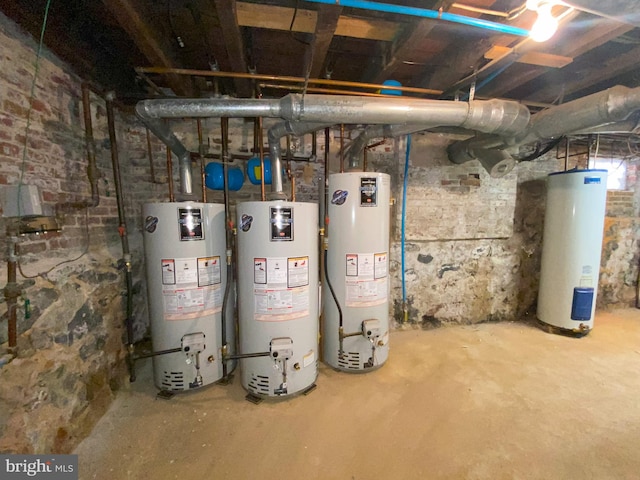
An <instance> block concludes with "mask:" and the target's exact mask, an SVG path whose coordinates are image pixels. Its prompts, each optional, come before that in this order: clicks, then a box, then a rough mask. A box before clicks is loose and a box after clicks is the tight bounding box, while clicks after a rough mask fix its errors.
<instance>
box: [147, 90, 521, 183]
mask: <svg viewBox="0 0 640 480" xmlns="http://www.w3.org/2000/svg"><path fill="white" fill-rule="evenodd" d="M136 113H137V115H138V117H140V119H141V120H142V121H143V122H144V123H145V125H147V127H148V128H149V130H151V131H152V132H153V133H154V134H155V135H156V136H158V138H160V140H162V141H163V142H164V143H165V144H166V145H168V146H169V147H170V148H171V149H172V150H173V151H174V152H176V154H177V155H178V156H179V158H180V174H181V186H182V188H183V190H182V192H183V193H184V194H188V193H191V172H190V160H189V157H188V152H187V150H186V148H185V147H184V146H183V145H182V144H181V143H180V141H179V140H178V139H177V138H176V137H175V135H173V133H171V132H170V131H169V129H168V128H167V127H166V126H165V125H164V124H163V123H162V121H161V119H163V118H206V117H271V118H282V119H284V120H289V121H291V122H304V123H318V124H330V125H334V124H339V123H344V124H379V125H387V124H412V125H416V126H420V125H427V126H428V127H425V128H433V127H437V126H448V127H461V128H465V129H468V130H476V131H479V132H484V133H494V134H500V135H504V136H515V135H517V134H518V133H520V132H522V131H523V130H524V128H525V127H526V125H527V124H528V122H529V110H528V109H527V108H526V107H525V106H524V105H521V104H519V103H517V102H513V101H507V100H474V101H471V102H454V101H449V100H425V99H416V98H405V97H402V98H378V97H358V96H342V95H299V94H290V95H287V96H285V97H283V98H281V99H230V98H222V99H221V98H213V99H179V98H171V99H162V100H143V101H141V102H139V103H138V105H137V106H136ZM292 125H293V124H292ZM421 129H424V128H421ZM178 144H179V145H178ZM178 152H181V153H178ZM183 152H187V154H186V155H185V154H184V153H183ZM274 171H275V169H274ZM273 187H274V191H277V190H276V188H277V187H278V186H277V185H274V186H273Z"/></svg>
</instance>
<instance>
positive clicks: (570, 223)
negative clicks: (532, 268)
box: [537, 170, 607, 335]
mask: <svg viewBox="0 0 640 480" xmlns="http://www.w3.org/2000/svg"><path fill="white" fill-rule="evenodd" d="M606 200H607V171H606V170H569V171H566V172H559V173H552V174H551V175H549V177H548V183H547V206H546V213H545V220H544V236H543V239H542V240H543V245H542V267H541V272H540V292H539V294H538V310H537V315H538V319H539V320H540V321H541V322H543V323H544V324H547V325H549V326H551V327H555V328H557V329H560V331H561V332H562V331H564V332H567V333H573V334H576V335H584V334H586V333H588V332H589V330H590V329H591V328H593V315H594V312H595V308H596V295H597V293H598V276H599V273H600V254H601V251H602V237H603V228H604V215H605V208H606Z"/></svg>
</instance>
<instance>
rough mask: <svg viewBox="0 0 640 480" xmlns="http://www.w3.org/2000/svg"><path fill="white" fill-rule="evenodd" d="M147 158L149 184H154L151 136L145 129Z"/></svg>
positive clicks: (154, 169)
mask: <svg viewBox="0 0 640 480" xmlns="http://www.w3.org/2000/svg"><path fill="white" fill-rule="evenodd" d="M146 130H147V156H148V157H149V170H151V183H158V182H156V168H155V166H154V165H153V153H152V152H151V135H149V129H148V128H147V129H146Z"/></svg>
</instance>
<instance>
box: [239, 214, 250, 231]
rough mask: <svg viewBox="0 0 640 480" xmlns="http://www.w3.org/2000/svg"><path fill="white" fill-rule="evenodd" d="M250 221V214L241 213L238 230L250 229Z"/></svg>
mask: <svg viewBox="0 0 640 480" xmlns="http://www.w3.org/2000/svg"><path fill="white" fill-rule="evenodd" d="M252 223H253V217H252V216H251V215H247V214H246V213H243V214H242V217H240V230H242V231H243V232H248V231H249V230H250V229H251V224H252Z"/></svg>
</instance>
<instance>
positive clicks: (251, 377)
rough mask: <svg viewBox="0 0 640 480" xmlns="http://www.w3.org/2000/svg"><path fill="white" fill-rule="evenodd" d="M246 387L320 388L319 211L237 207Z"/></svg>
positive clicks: (269, 391)
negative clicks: (250, 356) (256, 355)
mask: <svg viewBox="0 0 640 480" xmlns="http://www.w3.org/2000/svg"><path fill="white" fill-rule="evenodd" d="M236 210H237V217H238V218H237V225H238V315H239V317H238V323H239V340H240V354H241V355H247V354H256V353H257V354H260V353H263V354H265V355H263V356H259V357H256V358H247V359H244V360H242V362H243V363H242V369H241V371H242V386H243V387H244V388H245V389H246V390H247V391H248V392H249V393H251V394H253V395H255V396H258V397H281V396H286V395H291V394H294V393H297V392H302V391H305V390H307V389H309V388H311V387H312V386H313V385H314V382H315V380H316V377H317V372H318V366H317V359H318V352H317V350H318V213H317V212H318V206H317V205H316V204H312V203H299V202H285V201H269V202H245V203H240V204H238V206H237V209H236Z"/></svg>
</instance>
